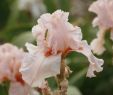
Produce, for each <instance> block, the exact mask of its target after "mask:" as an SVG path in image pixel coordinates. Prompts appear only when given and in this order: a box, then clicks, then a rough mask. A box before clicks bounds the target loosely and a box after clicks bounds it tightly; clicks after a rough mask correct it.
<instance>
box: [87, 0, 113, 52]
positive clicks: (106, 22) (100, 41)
mask: <svg viewBox="0 0 113 95" xmlns="http://www.w3.org/2000/svg"><path fill="white" fill-rule="evenodd" d="M89 11H91V12H93V13H95V14H96V15H97V16H96V17H95V18H94V20H93V26H94V27H95V26H98V28H99V32H98V34H97V38H96V39H94V40H93V41H92V43H91V48H92V50H93V51H94V53H96V54H102V53H103V52H104V51H105V48H104V43H105V41H104V35H105V32H106V30H108V29H110V32H111V37H110V38H111V40H113V0H97V1H95V2H94V3H93V4H92V5H91V6H90V7H89Z"/></svg>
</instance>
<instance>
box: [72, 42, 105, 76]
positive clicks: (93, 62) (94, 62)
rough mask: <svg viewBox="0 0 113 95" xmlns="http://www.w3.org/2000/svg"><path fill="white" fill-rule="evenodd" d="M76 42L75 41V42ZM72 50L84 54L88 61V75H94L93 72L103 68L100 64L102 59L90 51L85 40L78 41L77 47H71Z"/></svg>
mask: <svg viewBox="0 0 113 95" xmlns="http://www.w3.org/2000/svg"><path fill="white" fill-rule="evenodd" d="M76 44H77V43H76ZM72 48H73V50H75V51H77V52H79V53H82V54H84V55H85V56H86V57H87V58H88V60H89V62H90V66H89V69H88V72H87V76H88V77H94V76H95V74H94V72H95V71H96V72H101V71H102V70H103V68H102V65H103V63H104V61H103V60H102V59H97V58H96V57H95V56H94V55H93V54H92V52H91V49H90V46H89V45H88V44H87V42H86V41H81V42H79V43H78V47H77V46H75V47H72Z"/></svg>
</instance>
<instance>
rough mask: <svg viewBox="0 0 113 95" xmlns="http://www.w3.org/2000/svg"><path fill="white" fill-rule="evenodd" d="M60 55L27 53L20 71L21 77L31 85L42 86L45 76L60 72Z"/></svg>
mask: <svg viewBox="0 0 113 95" xmlns="http://www.w3.org/2000/svg"><path fill="white" fill-rule="evenodd" d="M60 63H61V55H56V56H49V57H45V56H44V55H43V54H42V53H37V54H31V55H30V54H27V55H26V57H25V59H24V62H23V64H22V66H21V69H20V72H21V73H22V77H23V79H24V80H25V81H26V82H27V83H28V84H29V85H31V86H33V87H42V85H43V83H44V80H45V78H48V77H51V76H55V75H57V74H59V73H60Z"/></svg>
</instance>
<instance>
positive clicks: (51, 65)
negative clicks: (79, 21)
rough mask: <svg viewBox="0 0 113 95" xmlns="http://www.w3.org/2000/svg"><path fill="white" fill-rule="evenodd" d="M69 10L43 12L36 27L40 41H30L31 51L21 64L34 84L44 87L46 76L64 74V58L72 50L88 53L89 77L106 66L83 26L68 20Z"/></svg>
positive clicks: (35, 34) (29, 48)
mask: <svg viewBox="0 0 113 95" xmlns="http://www.w3.org/2000/svg"><path fill="white" fill-rule="evenodd" d="M68 16H69V13H68V12H64V11H61V10H57V11H55V12H54V13H52V14H50V13H46V14H43V15H42V16H41V17H40V18H39V19H38V24H37V25H35V26H34V27H33V28H32V33H33V35H34V37H35V38H36V41H37V45H33V44H30V43H26V47H27V50H28V53H26V56H25V58H24V62H23V64H22V65H21V69H20V72H21V73H22V77H23V79H24V80H25V81H26V82H27V83H28V84H29V85H31V86H32V87H44V85H45V79H46V78H49V77H52V76H56V75H57V74H60V65H61V61H62V58H64V56H66V55H67V54H68V53H69V52H71V51H76V52H79V53H82V54H83V55H85V56H86V57H87V58H88V60H89V62H90V65H89V68H88V72H87V76H88V77H95V76H96V75H95V74H94V72H95V71H96V72H101V71H102V70H103V68H102V65H103V60H102V59H98V58H96V57H95V56H94V55H93V54H92V52H91V49H90V46H89V45H88V43H87V41H86V40H82V32H81V29H80V27H78V26H73V25H72V24H71V23H69V22H68Z"/></svg>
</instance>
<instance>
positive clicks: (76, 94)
mask: <svg viewBox="0 0 113 95" xmlns="http://www.w3.org/2000/svg"><path fill="white" fill-rule="evenodd" d="M68 95H82V94H81V92H80V91H79V89H78V88H77V87H75V86H69V88H68Z"/></svg>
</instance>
